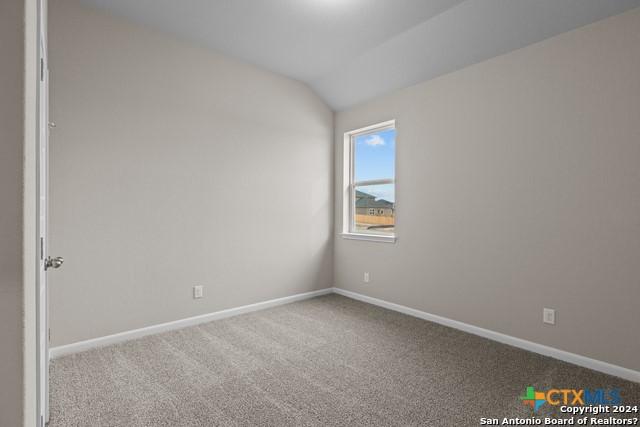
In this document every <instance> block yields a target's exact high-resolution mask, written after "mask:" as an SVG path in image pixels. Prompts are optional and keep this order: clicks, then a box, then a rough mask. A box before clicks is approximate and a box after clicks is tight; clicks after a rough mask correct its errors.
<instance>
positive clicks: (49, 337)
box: [48, 328, 51, 342]
mask: <svg viewBox="0 0 640 427" xmlns="http://www.w3.org/2000/svg"><path fill="white" fill-rule="evenodd" d="M48 333H49V336H48V339H49V342H51V328H49V331H48Z"/></svg>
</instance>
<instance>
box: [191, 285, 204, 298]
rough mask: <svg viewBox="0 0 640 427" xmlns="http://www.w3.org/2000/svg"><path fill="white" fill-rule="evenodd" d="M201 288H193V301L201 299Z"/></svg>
mask: <svg viewBox="0 0 640 427" xmlns="http://www.w3.org/2000/svg"><path fill="white" fill-rule="evenodd" d="M202 292H203V290H202V286H194V287H193V299H198V298H202Z"/></svg>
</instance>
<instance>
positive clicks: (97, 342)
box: [49, 288, 640, 383]
mask: <svg viewBox="0 0 640 427" xmlns="http://www.w3.org/2000/svg"><path fill="white" fill-rule="evenodd" d="M332 292H334V293H336V294H339V295H343V296H345V297H349V298H352V299H355V300H358V301H362V302H366V303H369V304H373V305H377V306H380V307H384V308H387V309H389V310H393V311H397V312H400V313H404V314H407V315H409V316H413V317H417V318H420V319H424V320H428V321H430V322H434V323H439V324H441V325H444V326H448V327H451V328H454V329H458V330H461V331H464V332H468V333H470V334H474V335H478V336H481V337H484V338H487V339H490V340H493V341H497V342H501V343H503V344H507V345H510V346H513V347H518V348H521V349H523V350H527V351H531V352H534V353H538V354H542V355H544V356H549V357H552V358H554V359H558V360H562V361H565V362H569V363H573V364H574V365H578V366H582V367H585V368H589V369H593V370H594V371H598V372H603V373H605V374H609V375H613V376H616V377H620V378H624V379H626V380H629V381H634V382H639V383H640V372H638V371H634V370H632V369H628V368H623V367H622V366H617V365H613V364H611V363H607V362H602V361H600V360H596V359H592V358H589V357H586V356H581V355H579V354H575V353H569V352H568V351H564V350H560V349H557V348H553V347H549V346H546V345H542V344H537V343H534V342H531V341H527V340H523V339H521V338H516V337H512V336H510V335H505V334H502V333H500V332H495V331H491V330H489V329H484V328H480V327H478V326H473V325H470V324H468V323H463V322H459V321H457V320H452V319H448V318H446V317H442V316H437V315H435V314H431V313H427V312H424V311H420V310H416V309H414V308H410V307H406V306H404V305H400V304H395V303H392V302H388V301H384V300H381V299H378V298H373V297H369V296H366V295H362V294H359V293H356V292H351V291H347V290H344V289H340V288H327V289H321V290H318V291H312V292H306V293H302V294H297V295H291V296H287V297H283V298H277V299H272V300H269V301H263V302H259V303H255V304H249V305H244V306H241V307H236V308H230V309H227V310H222V311H216V312H214V313H209V314H203V315H200V316H195V317H189V318H187V319H181V320H176V321H173V322H167V323H161V324H159V325H153V326H148V327H146V328H140V329H134V330H131V331H125V332H120V333H117V334H113V335H107V336H105V337H100V338H94V339H90V340H86V341H80V342H76V343H73V344H67V345H63V346H59V347H52V348H51V349H50V350H49V357H50V358H51V359H55V358H57V357H61V356H66V355H68V354H73V353H79V352H81V351H86V350H90V349H93V348H97V347H103V346H106V345H110V344H116V343H120V342H124V341H129V340H132V339H136V338H141V337H144V336H147V335H153V334H158V333H162V332H167V331H173V330H176V329H182V328H186V327H189V326H194V325H199V324H202V323H207V322H211V321H213V320H218V319H224V318H226V317H232V316H237V315H239V314H244V313H250V312H252V311H258V310H264V309H266V308H270V307H276V306H279V305H284V304H289V303H292V302H295V301H302V300H305V299H309V298H313V297H317V296H320V295H326V294H330V293H332Z"/></svg>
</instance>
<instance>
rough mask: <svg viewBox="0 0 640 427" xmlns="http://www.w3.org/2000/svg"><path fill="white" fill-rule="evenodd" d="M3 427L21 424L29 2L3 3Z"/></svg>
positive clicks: (0, 77)
mask: <svg viewBox="0 0 640 427" xmlns="http://www.w3.org/2000/svg"><path fill="white" fill-rule="evenodd" d="M0 58H2V60H1V61H0V201H1V205H2V209H1V214H0V343H1V344H0V426H18V425H21V424H22V393H23V386H22V379H23V376H22V372H23V370H22V367H23V365H22V325H23V323H22V155H23V123H24V120H23V118H24V113H23V82H24V80H23V70H24V68H23V67H24V2H23V1H20V0H11V1H2V2H0Z"/></svg>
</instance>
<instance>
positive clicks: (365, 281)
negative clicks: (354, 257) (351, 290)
mask: <svg viewBox="0 0 640 427" xmlns="http://www.w3.org/2000/svg"><path fill="white" fill-rule="evenodd" d="M364 283H369V272H368V271H365V273H364Z"/></svg>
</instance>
